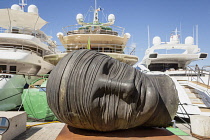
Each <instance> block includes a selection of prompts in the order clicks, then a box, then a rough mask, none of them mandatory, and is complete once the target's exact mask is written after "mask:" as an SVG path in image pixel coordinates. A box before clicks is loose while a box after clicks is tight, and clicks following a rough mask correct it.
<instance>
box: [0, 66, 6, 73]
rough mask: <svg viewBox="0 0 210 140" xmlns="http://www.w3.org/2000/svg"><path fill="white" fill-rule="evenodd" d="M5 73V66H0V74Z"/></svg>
mask: <svg viewBox="0 0 210 140" xmlns="http://www.w3.org/2000/svg"><path fill="white" fill-rule="evenodd" d="M6 72H7V66H6V65H0V73H6Z"/></svg>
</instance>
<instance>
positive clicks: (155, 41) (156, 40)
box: [153, 36, 161, 45]
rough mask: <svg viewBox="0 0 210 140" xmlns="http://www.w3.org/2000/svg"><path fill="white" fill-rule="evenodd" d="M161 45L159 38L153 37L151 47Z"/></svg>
mask: <svg viewBox="0 0 210 140" xmlns="http://www.w3.org/2000/svg"><path fill="white" fill-rule="evenodd" d="M160 44H161V38H160V37H159V36H155V37H154V38H153V45H160Z"/></svg>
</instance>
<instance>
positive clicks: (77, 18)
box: [76, 14, 84, 22]
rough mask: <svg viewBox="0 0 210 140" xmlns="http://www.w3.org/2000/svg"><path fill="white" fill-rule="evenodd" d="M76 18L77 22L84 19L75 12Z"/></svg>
mask: <svg viewBox="0 0 210 140" xmlns="http://www.w3.org/2000/svg"><path fill="white" fill-rule="evenodd" d="M76 20H77V22H83V20H84V18H83V15H82V14H77V17H76Z"/></svg>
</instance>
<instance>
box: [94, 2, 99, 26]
mask: <svg viewBox="0 0 210 140" xmlns="http://www.w3.org/2000/svg"><path fill="white" fill-rule="evenodd" d="M97 23H98V9H97V0H95V9H94V17H93V24H97Z"/></svg>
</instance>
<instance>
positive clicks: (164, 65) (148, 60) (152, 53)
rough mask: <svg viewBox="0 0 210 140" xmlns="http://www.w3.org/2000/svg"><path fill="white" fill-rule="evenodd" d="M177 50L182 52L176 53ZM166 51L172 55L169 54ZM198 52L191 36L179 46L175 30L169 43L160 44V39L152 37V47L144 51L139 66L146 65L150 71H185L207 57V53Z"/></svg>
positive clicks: (198, 49)
mask: <svg viewBox="0 0 210 140" xmlns="http://www.w3.org/2000/svg"><path fill="white" fill-rule="evenodd" d="M159 50H164V53H158V52H157V51H159ZM177 50H183V52H181V53H180V52H179V53H176V52H175V51H177ZM167 51H171V52H172V53H170V54H169V53H167ZM173 51H174V52H173ZM199 52H200V48H198V45H194V38H193V37H191V36H188V37H186V38H185V44H181V43H180V39H179V34H178V31H177V29H176V30H175V34H172V35H171V37H170V42H161V38H160V37H158V36H156V37H154V38H153V46H152V47H151V48H148V49H147V50H146V52H145V56H144V58H143V60H142V62H141V64H144V65H146V67H147V68H148V69H150V70H151V71H166V70H168V69H171V68H172V69H175V70H178V69H185V68H186V66H187V65H189V64H190V63H191V62H192V61H195V60H201V59H205V58H206V57H207V53H199Z"/></svg>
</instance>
